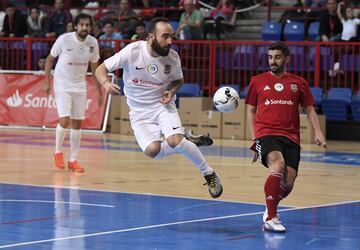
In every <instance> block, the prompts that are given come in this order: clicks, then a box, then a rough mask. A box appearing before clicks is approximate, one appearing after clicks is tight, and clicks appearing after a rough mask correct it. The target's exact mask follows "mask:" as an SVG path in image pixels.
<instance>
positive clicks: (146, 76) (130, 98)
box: [104, 41, 183, 109]
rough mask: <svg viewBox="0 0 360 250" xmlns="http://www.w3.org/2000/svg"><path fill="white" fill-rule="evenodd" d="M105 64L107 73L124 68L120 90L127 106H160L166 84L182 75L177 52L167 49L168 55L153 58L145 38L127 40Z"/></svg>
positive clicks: (131, 107)
mask: <svg viewBox="0 0 360 250" xmlns="http://www.w3.org/2000/svg"><path fill="white" fill-rule="evenodd" d="M104 64H105V66H106V68H107V70H108V71H109V72H112V71H114V70H116V69H119V68H122V69H123V80H124V90H123V91H124V94H125V95H126V97H127V102H128V104H129V107H130V109H133V108H137V109H138V108H149V107H158V106H160V105H162V104H161V103H160V99H161V98H162V96H163V93H164V91H165V90H166V89H167V87H168V85H169V84H170V83H171V82H172V81H176V80H179V79H182V78H183V73H182V70H181V63H180V58H179V55H178V54H177V53H176V51H174V50H173V49H170V53H169V55H167V56H164V57H162V56H159V57H153V56H151V55H150V54H149V52H148V50H147V48H146V41H137V42H133V43H130V44H129V45H127V46H126V47H125V48H123V49H122V50H120V51H119V52H118V53H116V54H115V55H113V56H112V57H110V58H108V59H106V60H105V61H104ZM174 99H175V97H174V98H173V101H174Z"/></svg>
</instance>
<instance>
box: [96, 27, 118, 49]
mask: <svg viewBox="0 0 360 250" xmlns="http://www.w3.org/2000/svg"><path fill="white" fill-rule="evenodd" d="M103 31H104V34H103V35H101V36H100V37H99V39H111V40H123V39H124V38H123V36H122V35H121V34H120V33H118V32H114V23H113V22H112V21H110V20H109V21H107V22H105V23H104V27H103ZM115 45H116V44H115V42H114V41H111V42H110V41H107V42H105V41H103V42H100V47H105V48H113V49H114V48H115Z"/></svg>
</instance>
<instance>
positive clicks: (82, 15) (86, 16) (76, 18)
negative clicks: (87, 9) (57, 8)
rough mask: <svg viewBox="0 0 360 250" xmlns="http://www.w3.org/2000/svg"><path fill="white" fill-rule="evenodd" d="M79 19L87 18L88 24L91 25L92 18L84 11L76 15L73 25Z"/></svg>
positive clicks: (76, 23)
mask: <svg viewBox="0 0 360 250" xmlns="http://www.w3.org/2000/svg"><path fill="white" fill-rule="evenodd" d="M80 19H89V21H90V26H92V25H93V22H92V18H91V16H90V15H88V14H85V13H80V14H79V15H77V16H76V17H75V19H74V25H75V26H77V25H78V23H79V21H80Z"/></svg>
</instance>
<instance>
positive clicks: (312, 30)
mask: <svg viewBox="0 0 360 250" xmlns="http://www.w3.org/2000/svg"><path fill="white" fill-rule="evenodd" d="M319 28H320V22H312V23H310V25H309V28H308V38H309V40H310V41H317V40H318V39H319Z"/></svg>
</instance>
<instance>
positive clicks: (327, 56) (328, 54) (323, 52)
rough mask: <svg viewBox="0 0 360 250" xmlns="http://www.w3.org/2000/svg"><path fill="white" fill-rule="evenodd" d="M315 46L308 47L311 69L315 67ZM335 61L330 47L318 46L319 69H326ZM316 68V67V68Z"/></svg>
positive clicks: (330, 67)
mask: <svg viewBox="0 0 360 250" xmlns="http://www.w3.org/2000/svg"><path fill="white" fill-rule="evenodd" d="M315 54H316V49H315V47H311V48H310V58H311V67H310V69H311V70H314V69H315V56H316V55H315ZM334 63H335V57H333V55H332V50H331V48H330V47H321V48H320V70H325V71H328V70H330V69H332V67H333V65H334ZM317 70H318V69H317Z"/></svg>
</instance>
